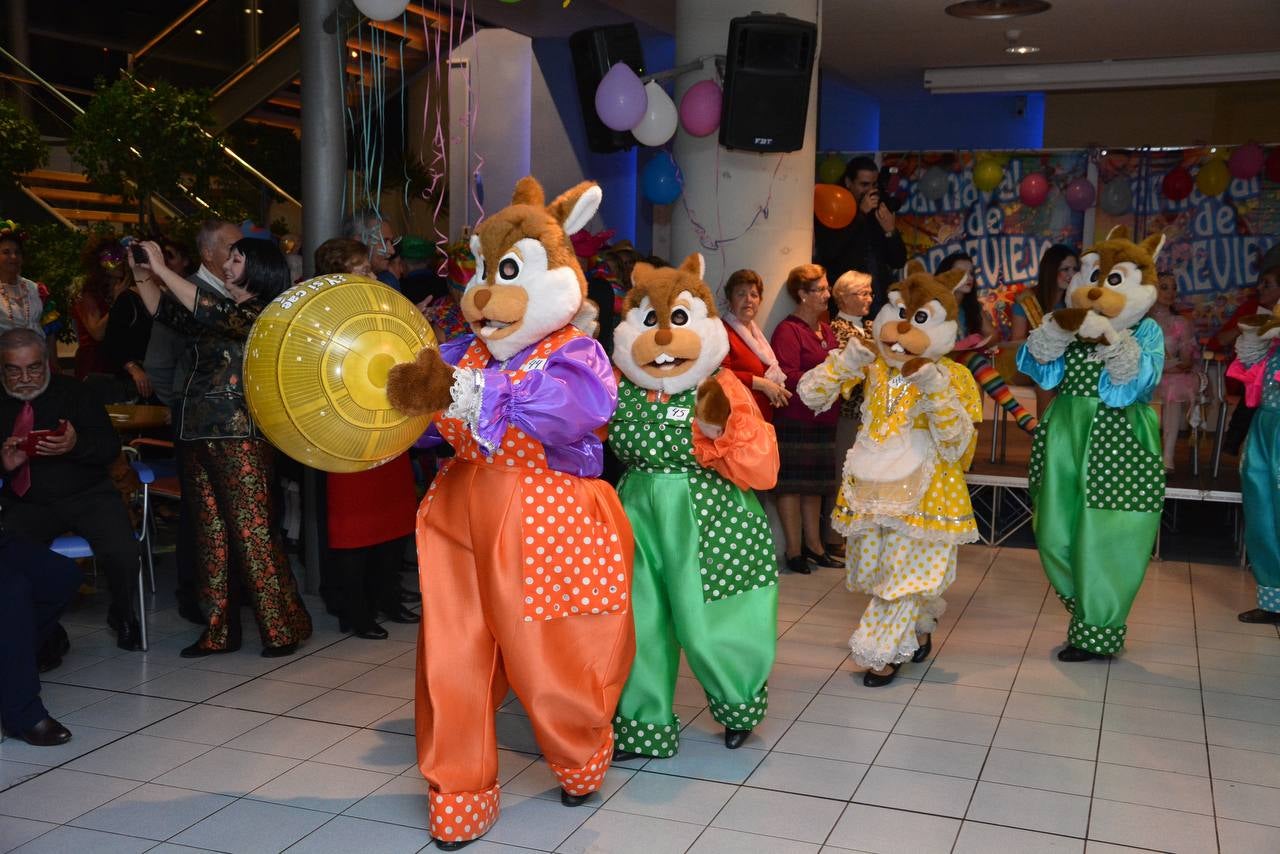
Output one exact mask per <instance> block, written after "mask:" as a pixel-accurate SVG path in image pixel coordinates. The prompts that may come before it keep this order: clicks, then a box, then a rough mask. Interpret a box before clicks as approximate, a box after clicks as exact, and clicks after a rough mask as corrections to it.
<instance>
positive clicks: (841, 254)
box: [813, 157, 907, 317]
mask: <svg viewBox="0 0 1280 854" xmlns="http://www.w3.org/2000/svg"><path fill="white" fill-rule="evenodd" d="M879 174H880V168H879V167H878V166H876V162H875V161H874V160H872V159H871V158H870V157H855V158H853V159H852V160H850V161H849V165H848V166H846V167H845V171H844V186H845V189H847V190H848V191H849V192H850V193H852V194H853V199H854V201H855V202H857V204H858V213H857V214H856V215H855V216H854V218H853V222H851V223H849V224H848V225H846V226H845V227H844V228H827V227H826V226H825V225H823V224H822V223H820V222H817V221H816V220H815V221H814V225H813V238H814V250H813V259H814V261H815V262H817V263H818V264H821V265H822V266H823V267H825V268H826V271H827V281H829V282H834V281H835V280H836V279H838V278H840V277H841V276H842V275H844V274H845V273H846V272H848V271H849V270H857V271H858V272H860V273H868V274H870V276H871V288H872V300H871V309H870V314H869V315H868V316H869V317H874V316H875V314H876V312H878V311H879V310H880V307H881V306H882V305H884V303H885V301H886V300H887V299H888V293H889V286H890V285H892V284H893V283H894V282H895V281H897V278H898V276H897V271H898V270H899V269H901V268H902V267H903V265H905V264H906V263H907V248H906V246H905V245H904V244H903V242H902V235H901V234H899V233H898V220H897V216H896V215H895V214H894V212H893V211H891V210H890V209H889V208H888V207H887V206H886V204H885V202H884V200H883V199H882V198H881V197H880V188H879V187H878V186H877V184H876V178H877V176H879Z"/></svg>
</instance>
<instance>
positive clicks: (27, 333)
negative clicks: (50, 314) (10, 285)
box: [0, 329, 141, 649]
mask: <svg viewBox="0 0 1280 854" xmlns="http://www.w3.org/2000/svg"><path fill="white" fill-rule="evenodd" d="M0 369H2V370H3V382H4V392H5V393H4V394H3V395H0V441H3V446H2V448H3V452H2V453H0V468H3V473H2V474H0V476H3V477H4V479H5V484H4V491H3V494H2V497H0V501H3V506H4V516H3V524H4V527H5V528H6V529H7V530H8V531H10V532H12V533H14V534H19V535H22V536H25V537H26V538H27V539H30V540H34V541H35V542H37V543H49V542H50V541H52V540H53V539H54V538H55V537H57V536H59V535H60V534H64V533H66V532H68V531H71V532H73V533H75V534H78V535H79V536H81V537H84V538H85V539H86V540H88V541H89V545H90V547H91V548H92V549H93V553H94V555H95V557H96V558H97V561H98V566H99V567H100V568H101V569H102V570H103V572H104V574H105V575H106V576H107V580H108V582H109V584H110V586H111V607H110V610H109V611H108V615H107V624H108V625H109V626H111V628H112V629H113V630H115V632H116V645H117V646H119V647H120V648H121V649H137V648H138V644H139V639H140V637H141V631H140V627H139V625H138V620H137V618H136V617H135V616H134V614H133V593H134V586H133V585H134V583H135V581H136V578H137V573H138V542H137V540H136V539H135V538H134V534H133V523H132V522H131V521H130V520H129V512H128V510H127V508H126V507H125V505H124V502H123V501H121V500H120V492H119V491H118V490H117V489H116V487H115V484H114V483H113V482H112V480H111V476H110V474H109V473H108V467H109V466H110V465H111V463H112V462H113V461H114V460H115V459H116V457H118V456H119V455H120V437H119V436H117V435H116V431H115V428H114V427H112V426H111V419H110V418H108V417H107V411H106V410H105V409H104V408H103V407H102V406H101V405H100V404H98V403H96V402H94V401H93V400H92V397H91V395H90V394H89V393H88V392H87V391H86V389H85V388H84V386H83V385H81V384H80V383H79V382H76V380H74V379H72V378H71V377H64V376H61V375H53V374H52V373H51V372H50V368H49V357H48V355H47V352H46V349H45V341H44V339H43V338H42V337H40V336H39V335H38V334H36V333H35V332H32V331H31V330H29V329H10V330H8V331H7V332H4V333H3V334H0ZM41 431H43V432H41ZM32 432H37V433H39V434H40V439H39V441H38V442H37V443H35V446H34V447H29V446H28V443H27V436H28V435H29V434H30V433H32Z"/></svg>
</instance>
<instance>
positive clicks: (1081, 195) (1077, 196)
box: [1063, 178, 1097, 211]
mask: <svg viewBox="0 0 1280 854" xmlns="http://www.w3.org/2000/svg"><path fill="white" fill-rule="evenodd" d="M1063 195H1065V196H1066V198H1067V204H1068V205H1070V207H1071V209H1072V210H1073V211H1082V210H1085V209H1086V208H1089V207H1091V206H1092V205H1093V200H1094V198H1095V197H1096V196H1097V191H1095V190H1094V189H1093V184H1090V183H1089V179H1088V178H1076V179H1075V180H1074V181H1072V182H1071V183H1070V184H1068V185H1067V191H1066V193H1064V194H1063Z"/></svg>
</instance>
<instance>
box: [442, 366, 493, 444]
mask: <svg viewBox="0 0 1280 854" xmlns="http://www.w3.org/2000/svg"><path fill="white" fill-rule="evenodd" d="M449 395H450V396H451V397H452V398H453V403H451V404H449V408H448V409H446V410H445V411H444V417H445V418H456V419H457V420H459V421H461V422H462V423H463V424H465V425H467V430H468V431H469V432H470V433H471V436H472V438H474V439H475V440H476V442H478V443H479V444H480V447H482V448H484V450H485V452H486V453H492V452H493V450H494V447H496V446H494V445H493V444H491V443H487V442H485V441H484V440H483V439H481V438H480V436H479V434H478V433H477V429H478V428H479V425H480V406H481V404H482V403H483V402H484V371H478V370H476V369H475V368H455V369H454V371H453V385H452V386H451V387H450V388H449Z"/></svg>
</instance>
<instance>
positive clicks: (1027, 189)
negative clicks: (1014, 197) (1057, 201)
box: [1018, 172, 1049, 208]
mask: <svg viewBox="0 0 1280 854" xmlns="http://www.w3.org/2000/svg"><path fill="white" fill-rule="evenodd" d="M1018 197H1019V198H1021V199H1022V203H1023V204H1024V205H1029V206H1030V207H1033V208H1038V207H1040V206H1041V205H1043V204H1044V201H1045V199H1047V198H1049V179H1048V178H1046V177H1044V173H1043V172H1030V173H1028V174H1027V175H1025V176H1023V178H1022V182H1021V183H1019V184H1018Z"/></svg>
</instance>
